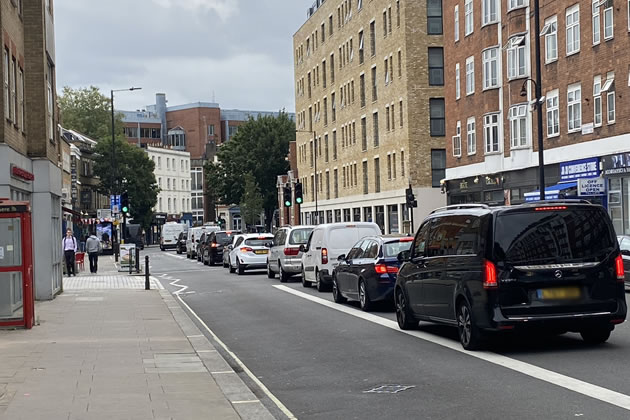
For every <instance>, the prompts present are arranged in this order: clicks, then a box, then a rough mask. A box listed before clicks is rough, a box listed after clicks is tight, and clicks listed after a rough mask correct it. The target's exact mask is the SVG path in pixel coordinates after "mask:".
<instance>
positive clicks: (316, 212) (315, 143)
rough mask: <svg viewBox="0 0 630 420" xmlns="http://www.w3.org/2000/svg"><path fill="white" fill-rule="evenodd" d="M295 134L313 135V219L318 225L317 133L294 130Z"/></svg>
mask: <svg viewBox="0 0 630 420" xmlns="http://www.w3.org/2000/svg"><path fill="white" fill-rule="evenodd" d="M295 132H296V133H312V134H313V166H314V167H315V185H314V187H315V217H316V218H317V223H316V224H319V211H318V207H317V189H318V188H319V183H318V180H317V133H316V132H315V130H295Z"/></svg>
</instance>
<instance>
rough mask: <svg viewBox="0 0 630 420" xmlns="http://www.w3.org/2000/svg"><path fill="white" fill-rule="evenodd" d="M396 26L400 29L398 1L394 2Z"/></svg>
mask: <svg viewBox="0 0 630 420" xmlns="http://www.w3.org/2000/svg"><path fill="white" fill-rule="evenodd" d="M396 26H397V27H399V28H400V0H396Z"/></svg>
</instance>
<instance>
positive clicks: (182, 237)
mask: <svg viewBox="0 0 630 420" xmlns="http://www.w3.org/2000/svg"><path fill="white" fill-rule="evenodd" d="M187 239H188V234H187V233H186V232H182V233H180V234H179V237H178V238H177V245H176V246H175V250H176V251H177V253H178V254H183V253H184V252H186V241H187Z"/></svg>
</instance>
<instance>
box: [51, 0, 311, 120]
mask: <svg viewBox="0 0 630 420" xmlns="http://www.w3.org/2000/svg"><path fill="white" fill-rule="evenodd" d="M311 3H312V1H310V0H107V1H102V0H78V1H77V0H56V1H55V3H54V4H55V36H56V55H57V56H56V61H57V85H58V88H59V91H61V88H62V87H63V86H71V87H73V88H78V87H84V86H89V85H95V86H98V87H100V88H101V91H102V92H103V93H105V94H109V90H110V89H111V88H126V87H129V86H141V87H142V90H141V91H137V92H128V93H121V94H118V95H117V96H116V108H118V109H138V108H141V107H144V106H145V105H147V104H152V103H154V99H155V93H156V92H164V93H166V95H167V99H168V101H169V105H178V104H182V103H188V102H197V101H206V102H210V101H212V93H213V91H214V94H215V100H216V102H218V103H219V104H220V105H221V107H222V108H240V109H253V110H265V111H276V110H278V109H281V108H286V110H287V111H288V112H295V98H294V81H293V40H292V37H293V34H294V33H295V32H296V31H297V29H298V28H299V27H300V26H301V25H302V24H303V23H304V21H305V20H306V9H307V7H308V6H310V4H311Z"/></svg>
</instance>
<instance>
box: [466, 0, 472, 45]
mask: <svg viewBox="0 0 630 420" xmlns="http://www.w3.org/2000/svg"><path fill="white" fill-rule="evenodd" d="M464 9H465V11H464V14H465V15H464V36H468V35H470V34H472V32H473V1H472V0H466V2H465V3H464Z"/></svg>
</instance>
